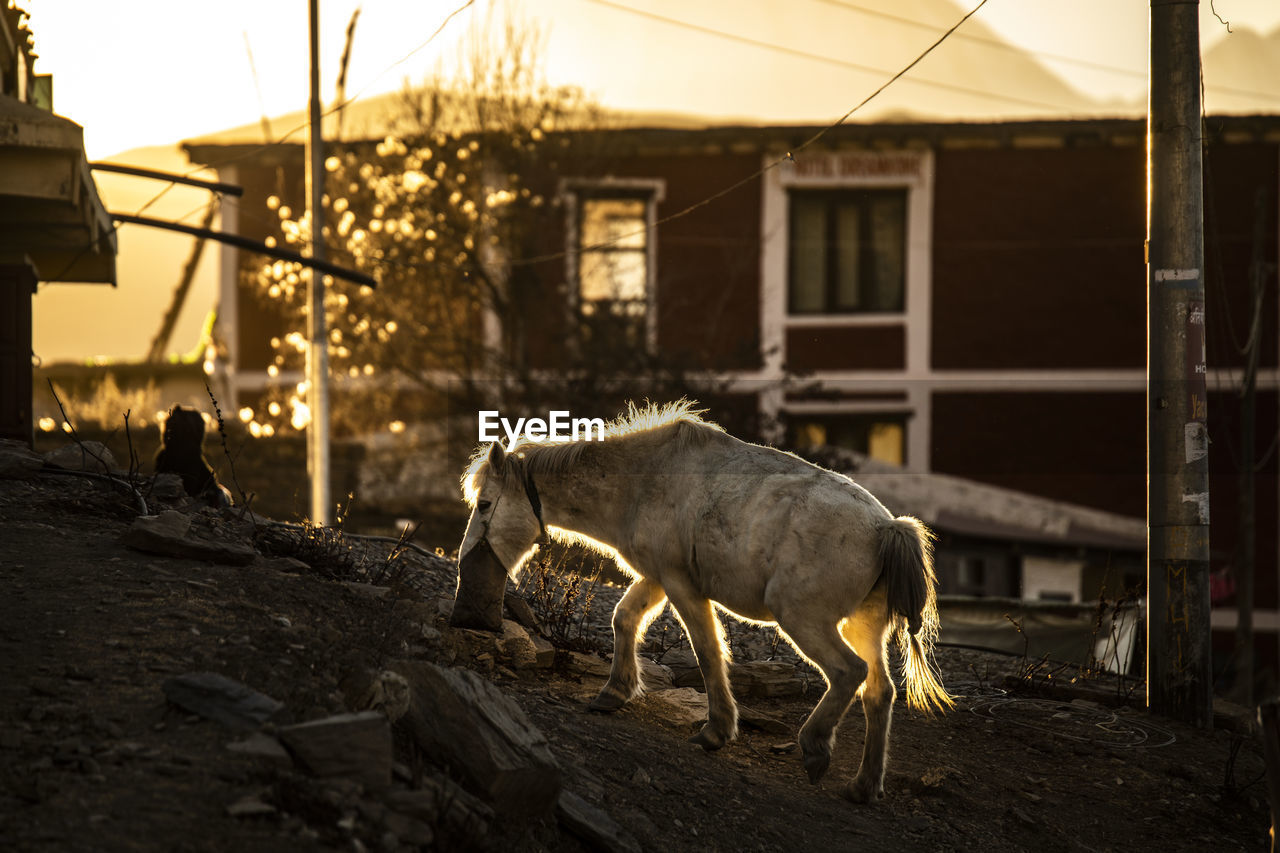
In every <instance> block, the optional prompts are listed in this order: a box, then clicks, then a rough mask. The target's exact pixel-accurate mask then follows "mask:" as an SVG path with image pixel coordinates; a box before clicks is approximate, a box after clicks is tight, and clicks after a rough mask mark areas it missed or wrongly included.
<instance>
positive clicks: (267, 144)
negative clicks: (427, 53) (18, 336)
mask: <svg viewBox="0 0 1280 853" xmlns="http://www.w3.org/2000/svg"><path fill="white" fill-rule="evenodd" d="M474 4H475V0H466V2H464V3H463V4H462V5H461V6H459V7H457V8H456V9H454V10H453V11H452V12H450V13H449V14H448V15H447V16H445V18H444V20H443V21H441V22H440V26H438V27H436V29H435V31H434V32H432V33H431V35H430V36H428V37H427V40H426V41H424V42H422V43H421V44H420V45H418V46H417V47H415V48H414V49H413V50H411V51H409V52H408V53H406V54H405V55H404V56H402V57H401V58H400V59H397V60H396V61H395V62H393V63H391V64H390V65H388V66H387V67H386V68H384V69H382V70H381V71H379V72H378V73H377V74H376V75H374V76H373V78H372V79H371V80H370V81H369V83H367V84H366V85H365V86H364V88H362V89H361V90H360V91H359V92H357V93H356V94H354V95H352V96H351V97H350V98H347V99H346V100H344V101H342V102H341V103H338V104H335V105H334V106H333V107H332V108H330V109H329V110H328V111H327V112H325V113H324V114H323V115H324V116H325V117H327V116H329V115H332V114H333V113H335V112H337V111H338V110H341V109H342V108H344V107H346V106H347V105H349V104H351V103H352V102H354V101H356V100H358V99H359V98H360V97H362V96H363V95H364V93H365V92H366V91H368V89H369V88H370V87H371V86H372V85H373V83H374V81H376V80H378V79H379V78H380V77H382V75H384V74H386V73H387V72H388V71H390V70H392V69H393V68H397V67H399V66H400V65H403V64H404V63H405V62H407V61H409V59H411V58H412V57H413V56H414V55H415V54H417V53H418V52H420V51H421V50H423V49H424V48H426V47H427V46H428V45H429V44H431V42H432V41H434V40H435V38H436V37H437V36H438V35H440V33H442V32H444V28H445V27H447V26H448V25H449V22H450V21H452V20H453V19H454V18H455V17H457V16H458V15H459V14H461V13H462V12H464V11H466V10H467V9H468V8H470V7H471V6H472V5H474ZM245 44H246V47H247V46H248V39H247V36H246V40H245ZM252 62H253V59H252V53H251V54H250V63H251V64H252ZM254 82H255V85H256V83H257V74H256V72H255V74H254ZM259 100H261V93H259ZM264 120H265V117H264ZM306 127H307V122H303V123H302V124H300V125H298V126H297V127H295V128H294V129H293V130H290V131H289V132H288V133H286V134H284V135H283V136H281V137H280V138H279V139H275V140H270V141H268V142H265V143H263V144H262V145H259V146H257V147H256V148H253V149H251V150H249V151H243V152H241V153H239V154H237V155H235V156H234V157H228V158H226V159H225V160H221V161H219V162H217V163H204V164H201V165H200V166H198V167H196V168H194V169H191V170H189V171H187V172H186V173H185V174H184V175H182V178H191V177H193V176H195V175H198V174H200V173H201V172H203V171H205V170H206V169H214V170H217V169H218V168H219V167H221V166H226V165H229V164H231V163H236V162H239V161H240V160H244V159H246V158H248V157H252V156H254V155H257V154H260V153H262V152H263V151H265V150H267V149H268V148H274V147H275V146H277V145H281V144H283V143H284V142H285V140H287V139H288V138H289V137H291V136H293V135H294V134H295V133H298V132H299V131H302V130H305V129H306ZM182 178H173V179H170V180H169V182H168V183H167V184H166V185H165V187H164V188H163V189H161V190H160V191H159V192H157V193H156V194H155V195H153V196H152V197H151V198H150V199H148V200H147V201H146V203H145V204H143V205H142V207H140V208H138V210H137V211H135V212H134V213H133V217H134V218H135V219H136V218H138V217H141V216H142V214H144V213H146V212H147V211H148V210H149V209H150V208H151V206H152V205H154V204H155V203H156V202H158V201H159V200H160V199H162V198H164V196H165V195H166V194H168V192H169V191H170V190H172V189H173V188H174V187H175V186H177V185H178V184H179V183H187V181H183V180H182ZM215 195H218V196H219V200H221V194H220V193H217V192H216V191H215ZM188 215H189V214H188ZM123 222H124V220H122V219H119V218H117V219H116V221H115V223H114V224H113V225H112V226H111V230H110V234H109V235H105V234H104V235H102V236H100V237H97V238H93V239H91V240H90V241H89V242H88V243H87V244H86V245H85V246H84V248H83V249H81V250H80V252H79V253H77V254H76V256H75V257H74V258H73V259H72V261H71V262H70V263H69V264H67V266H66V267H65V268H64V269H63V270H62V271H61V272H60V273H58V275H56V276H54V277H53V278H51V279H48V280H47V281H45V282H44V283H45V284H56V283H57V282H59V281H61V280H62V277H63V276H64V275H66V274H67V273H68V272H69V271H70V270H71V269H72V268H73V267H74V266H75V264H76V263H77V262H79V260H80V259H81V258H82V257H83V256H84V255H85V254H87V253H88V252H90V251H92V250H93V248H94V247H95V246H97V245H99V244H100V243H101V241H103V240H106V239H108V238H109V237H113V236H115V234H116V233H117V232H118V231H119V230H120V226H121V225H122V224H123Z"/></svg>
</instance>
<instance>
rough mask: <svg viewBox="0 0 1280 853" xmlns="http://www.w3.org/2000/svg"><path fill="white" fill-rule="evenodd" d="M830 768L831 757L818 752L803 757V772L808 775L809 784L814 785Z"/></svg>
mask: <svg viewBox="0 0 1280 853" xmlns="http://www.w3.org/2000/svg"><path fill="white" fill-rule="evenodd" d="M830 766H831V756H830V755H824V754H822V753H818V752H812V753H808V754H806V755H805V757H804V770H805V772H806V773H808V774H809V783H810V784H813V785H816V784H818V781H819V780H820V779H822V777H823V776H825V775H826V773H827V768H828V767H830Z"/></svg>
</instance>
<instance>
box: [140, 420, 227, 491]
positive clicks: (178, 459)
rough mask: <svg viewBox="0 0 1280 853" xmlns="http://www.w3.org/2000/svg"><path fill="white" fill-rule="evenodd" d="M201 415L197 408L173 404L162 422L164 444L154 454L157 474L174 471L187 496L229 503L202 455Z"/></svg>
mask: <svg viewBox="0 0 1280 853" xmlns="http://www.w3.org/2000/svg"><path fill="white" fill-rule="evenodd" d="M203 445H204V417H203V416H202V415H201V414H200V412H199V411H197V410H196V409H189V408H187V407H185V406H174V407H173V408H172V409H170V410H169V415H168V417H167V418H165V422H164V446H162V447H161V448H160V451H159V452H158V453H156V473H157V474H166V473H167V474H177V475H179V476H180V477H182V488H183V489H184V490H185V491H186V493H187V494H188V495H191V496H192V497H195V498H201V499H203V500H204V501H205V502H206V503H208V504H209V505H210V506H215V507H217V506H230V505H231V493H230V491H228V490H227V489H226V487H224V486H222V485H221V484H220V483H219V482H218V479H217V477H215V476H214V473H213V468H212V467H210V465H209V463H208V461H207V460H206V459H205V458H204V454H203V452H202V448H203Z"/></svg>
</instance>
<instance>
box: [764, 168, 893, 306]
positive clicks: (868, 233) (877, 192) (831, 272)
mask: <svg viewBox="0 0 1280 853" xmlns="http://www.w3.org/2000/svg"><path fill="white" fill-rule="evenodd" d="M890 196H892V197H897V198H898V199H900V200H901V207H902V218H901V220H900V226H901V234H902V256H901V258H900V259H899V264H898V269H899V270H900V273H901V275H900V278H899V281H898V282H897V283H896V284H897V288H896V291H897V299H896V300H895V302H894V303H893V304H892V305H879V304H878V300H877V296H878V285H879V284H880V282H879V281H878V276H877V271H876V252H875V251H868V250H867V249H866V248H865V247H869V246H873V245H874V242H875V241H874V239H873V235H872V217H871V215H870V214H871V208H872V204H873V201H874V200H876V199H884V198H886V197H890ZM799 197H804V199H806V200H816V201H821V202H823V214H824V216H823V227H824V232H825V233H824V235H823V242H824V254H825V264H824V266H825V281H824V282H823V305H822V307H821V308H818V309H800V308H797V307H796V303H797V298H796V295H797V282H796V272H795V265H796V246H797V245H798V242H799V241H798V238H799V234H798V228H799V223H798V221H797V218H796V216H795V204H796V199H797V198H799ZM850 204H852V205H854V206H856V207H857V209H858V213H859V217H858V237H859V250H858V260H857V264H858V293H859V299H858V302H859V305H869V306H871V307H858V306H852V307H850V306H843V305H840V304H839V302H840V297H839V286H840V282H839V279H840V263H839V260H840V245H839V240H838V239H837V228H838V223H837V216H836V211H837V209H838V208H839V207H841V206H847V205H850ZM909 205H910V189H909V188H908V187H899V186H894V187H856V188H853V187H843V188H839V189H828V188H822V189H811V188H806V187H792V188H789V189H788V191H787V234H788V242H787V313H788V315H790V316H793V317H823V316H833V315H852V316H863V315H868V314H902V313H904V312H905V311H906V296H907V258H908V255H909V254H910V247H909V242H910V241H909V238H910V232H909V221H910V212H909Z"/></svg>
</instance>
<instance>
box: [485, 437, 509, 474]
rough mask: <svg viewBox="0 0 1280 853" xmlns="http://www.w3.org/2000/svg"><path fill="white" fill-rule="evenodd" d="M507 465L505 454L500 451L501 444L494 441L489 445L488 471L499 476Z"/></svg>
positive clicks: (503, 451)
mask: <svg viewBox="0 0 1280 853" xmlns="http://www.w3.org/2000/svg"><path fill="white" fill-rule="evenodd" d="M506 464H507V453H506V451H505V450H503V449H502V442H500V441H495V442H494V443H493V444H491V445H489V469H490V470H491V471H493V472H494V473H495V474H497V475H499V476H501V475H502V473H503V468H504V467H505V466H506Z"/></svg>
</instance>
